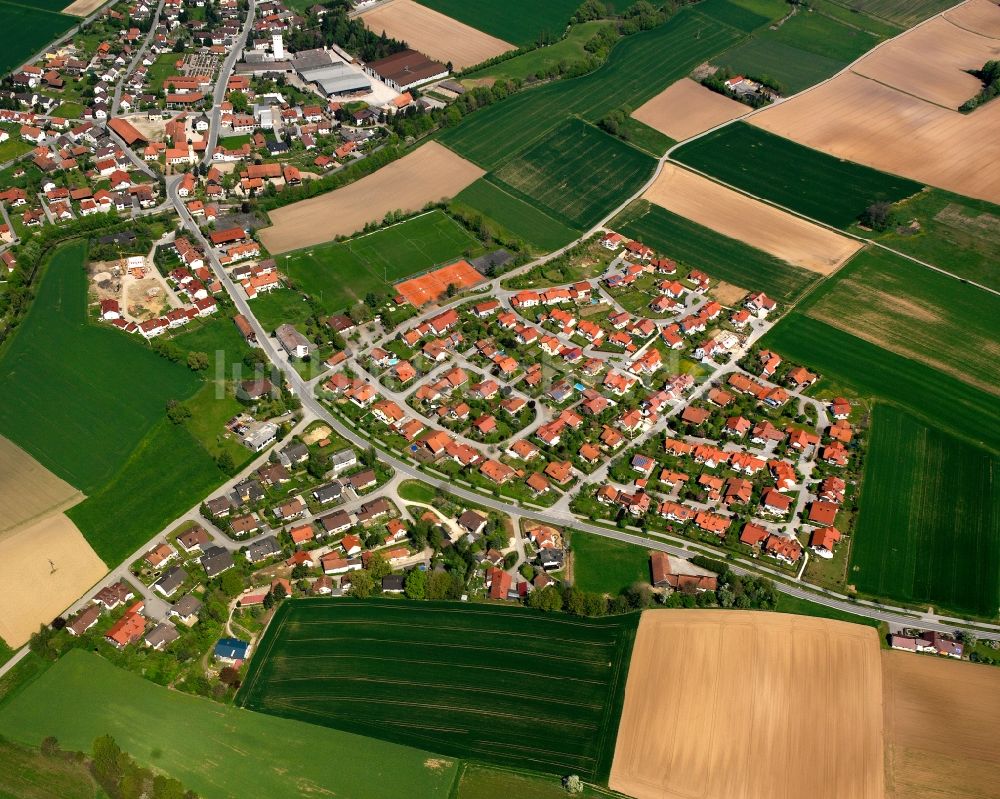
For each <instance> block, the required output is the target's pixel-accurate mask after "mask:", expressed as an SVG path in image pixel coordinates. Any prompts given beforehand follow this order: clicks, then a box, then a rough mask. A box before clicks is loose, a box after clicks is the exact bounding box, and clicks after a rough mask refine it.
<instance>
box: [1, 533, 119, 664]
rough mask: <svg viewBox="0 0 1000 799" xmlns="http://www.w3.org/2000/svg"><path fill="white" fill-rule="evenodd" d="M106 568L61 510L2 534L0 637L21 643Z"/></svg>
mask: <svg viewBox="0 0 1000 799" xmlns="http://www.w3.org/2000/svg"><path fill="white" fill-rule="evenodd" d="M107 570H108V569H107V567H106V566H105V565H104V563H103V561H101V559H100V558H99V557H97V555H96V554H95V552H94V550H93V549H91V548H90V544H88V543H87V541H86V540H85V539H84V537H83V535H82V534H81V533H80V531H79V530H77V529H76V525H74V524H73V522H71V521H70V520H69V518H67V517H66V516H65V515H64V514H61V513H60V514H56V515H54V516H48V517H46V518H44V519H42V520H41V521H39V522H36V523H34V524H30V525H28V526H26V527H22V528H20V529H19V530H15V531H13V532H7V533H4V534H3V535H0V607H2V608H3V609H4V612H3V613H2V614H0V637H2V638H3V639H4V641H6V642H7V643H8V644H9V645H10V646H12V647H19V646H21V645H22V644H24V643H25V642H26V641H27V640H28V638H29V637H30V636H31V634H32V633H33V632H36V631H37V630H38V625H40V624H43V623H45V624H47V623H48V622H50V621H52V619H54V618H55V617H56V616H58V615H59V614H60V613H62V612H63V610H65V609H66V608H67V607H68V606H69V605H70V604H71V603H72V602H74V601H76V599H77V598H79V596H80V595H81V594H83V593H84V592H85V591H86V590H88V589H89V588H90V587H91V586H93V585H94V584H95V583H96V582H97V581H98V580H100V579H101V577H102V576H103V575H104V574H105V573H106V572H107Z"/></svg>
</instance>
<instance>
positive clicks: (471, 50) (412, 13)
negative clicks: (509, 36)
mask: <svg viewBox="0 0 1000 799" xmlns="http://www.w3.org/2000/svg"><path fill="white" fill-rule="evenodd" d="M361 19H362V21H363V22H364V23H365V27H367V28H368V30H370V31H372V32H374V33H382V32H383V31H385V33H386V35H387V36H390V37H391V38H393V39H399V40H400V41H401V42H406V43H407V44H408V45H410V47H412V48H413V49H414V50H419V51H420V52H421V53H425V54H427V55H429V56H430V57H431V58H435V59H437V60H438V61H441V62H442V63H447V62H449V61H450V62H451V63H452V66H453V67H454V68H455V69H465V68H466V67H471V66H475V65H476V64H479V63H481V62H483V61H485V60H486V59H488V58H493V57H495V56H498V55H500V54H502V53H506V52H507V51H508V50H514V49H516V48H515V46H514V45H512V44H511V43H510V42H505V41H504V40H503V39H497V38H496V37H495V36H490V35H489V34H488V33H483V32H482V31H479V30H476V29H475V28H472V27H470V26H468V25H466V24H465V23H464V22H459V21H458V20H457V19H452V18H451V17H449V16H447V15H445V14H442V13H440V12H438V11H435V10H434V9H432V8H428V7H427V6H422V5H420V4H419V3H415V2H414V1H413V0H390V2H388V3H385V4H383V5H380V6H379V7H378V8H374V9H372V10H371V11H366V12H365V13H363V14H362V15H361Z"/></svg>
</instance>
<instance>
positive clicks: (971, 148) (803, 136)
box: [749, 73, 1000, 203]
mask: <svg viewBox="0 0 1000 799" xmlns="http://www.w3.org/2000/svg"><path fill="white" fill-rule="evenodd" d="M749 121H750V122H751V123H752V124H754V125H757V126H758V127H761V128H763V129H764V130H767V131H770V132H771V133H776V134H778V135H779V136H784V137H785V138H788V139H792V140H793V141H796V142H799V143H800V144H804V145H806V146H807V147H812V148H814V149H816V150H822V151H823V152H825V153H829V154H831V155H835V156H837V157H838V158H844V159H847V160H850V161H856V162H857V163H859V164H865V165H867V166H871V167H874V168H875V169H881V170H883V171H885V172H891V173H893V174H896V175H902V176H904V177H908V178H911V179H914V180H920V181H923V182H925V183H927V184H929V185H932V186H937V187H938V188H942V189H948V190H949V191H954V192H956V193H958V194H964V195H967V196H969V197H975V198H977V199H980V200H988V201H989V202H993V203H1000V136H997V135H996V131H997V130H998V129H1000V102H996V101H993V102H991V103H986V104H985V105H984V106H982V107H981V108H978V109H976V110H975V111H973V112H972V113H971V114H960V113H958V112H957V111H950V110H948V109H946V108H942V107H941V106H937V105H933V104H932V103H928V102H925V101H923V100H920V99H918V98H916V97H912V96H910V95H908V94H904V93H903V92H900V91H896V90H895V89H892V88H889V87H888V86H883V85H882V84H880V83H877V82H876V81H873V80H869V79H867V78H863V77H861V76H860V75H855V74H852V73H845V74H843V75H838V76H837V77H836V78H834V79H833V80H831V81H829V82H828V83H825V84H823V85H822V86H818V87H816V88H815V89H812V90H810V91H807V92H804V93H803V94H801V95H799V96H798V97H795V98H794V99H792V100H789V101H788V102H785V103H781V104H780V105H777V106H774V107H772V108H769V109H767V110H766V111H764V112H763V113H760V114H755V115H753V116H752V117H750V118H749ZM900 142H905V146H901V145H900Z"/></svg>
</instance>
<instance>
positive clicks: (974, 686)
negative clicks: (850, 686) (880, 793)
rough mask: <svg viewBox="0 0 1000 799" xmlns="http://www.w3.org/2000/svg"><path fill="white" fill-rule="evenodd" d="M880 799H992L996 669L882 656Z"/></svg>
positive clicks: (999, 683) (999, 702)
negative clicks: (883, 792)
mask: <svg viewBox="0 0 1000 799" xmlns="http://www.w3.org/2000/svg"><path fill="white" fill-rule="evenodd" d="M882 670H883V685H884V689H883V690H884V710H885V736H886V747H885V766H886V775H885V776H886V796H887V797H889V799H948V798H949V797H955V799H958V797H961V798H962V799H998V798H1000V738H998V737H997V736H996V735H995V734H991V733H990V732H989V730H990V729H994V730H995V729H996V724H997V719H998V718H1000V669H997V668H995V667H991V666H981V665H976V664H974V663H957V662H955V661H953V660H950V659H949V658H938V657H931V656H923V655H913V654H910V653H908V652H883V653H882Z"/></svg>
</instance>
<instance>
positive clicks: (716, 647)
mask: <svg viewBox="0 0 1000 799" xmlns="http://www.w3.org/2000/svg"><path fill="white" fill-rule="evenodd" d="M876 635H877V634H876V632H875V630H873V629H872V628H870V627H863V626H860V625H854V624H848V623H846V622H836V621H828V620H825V619H814V618H807V617H802V616H791V615H785V614H776V613H757V612H753V613H738V612H735V611H725V610H718V611H715V610H660V611H655V610H654V611H646V612H645V613H644V614H643V616H642V620H641V621H640V623H639V634H638V637H637V638H636V643H635V648H634V649H633V652H632V665H631V668H630V670H629V675H628V683H627V686H626V689H625V709H624V712H623V713H622V719H621V724H620V726H619V729H618V741H617V746H616V748H615V758H614V763H613V764H612V767H611V779H610V783H609V785H610V787H611V788H612V789H614V790H618V791H621V792H623V793H626V794H628V795H630V796H633V797H636V799H692V797H697V798H698V799H758V798H759V799H802V797H808V799H878V798H879V797H882V796H883V780H884V768H883V739H882V672H881V664H880V661H879V648H878V642H877V639H876Z"/></svg>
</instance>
